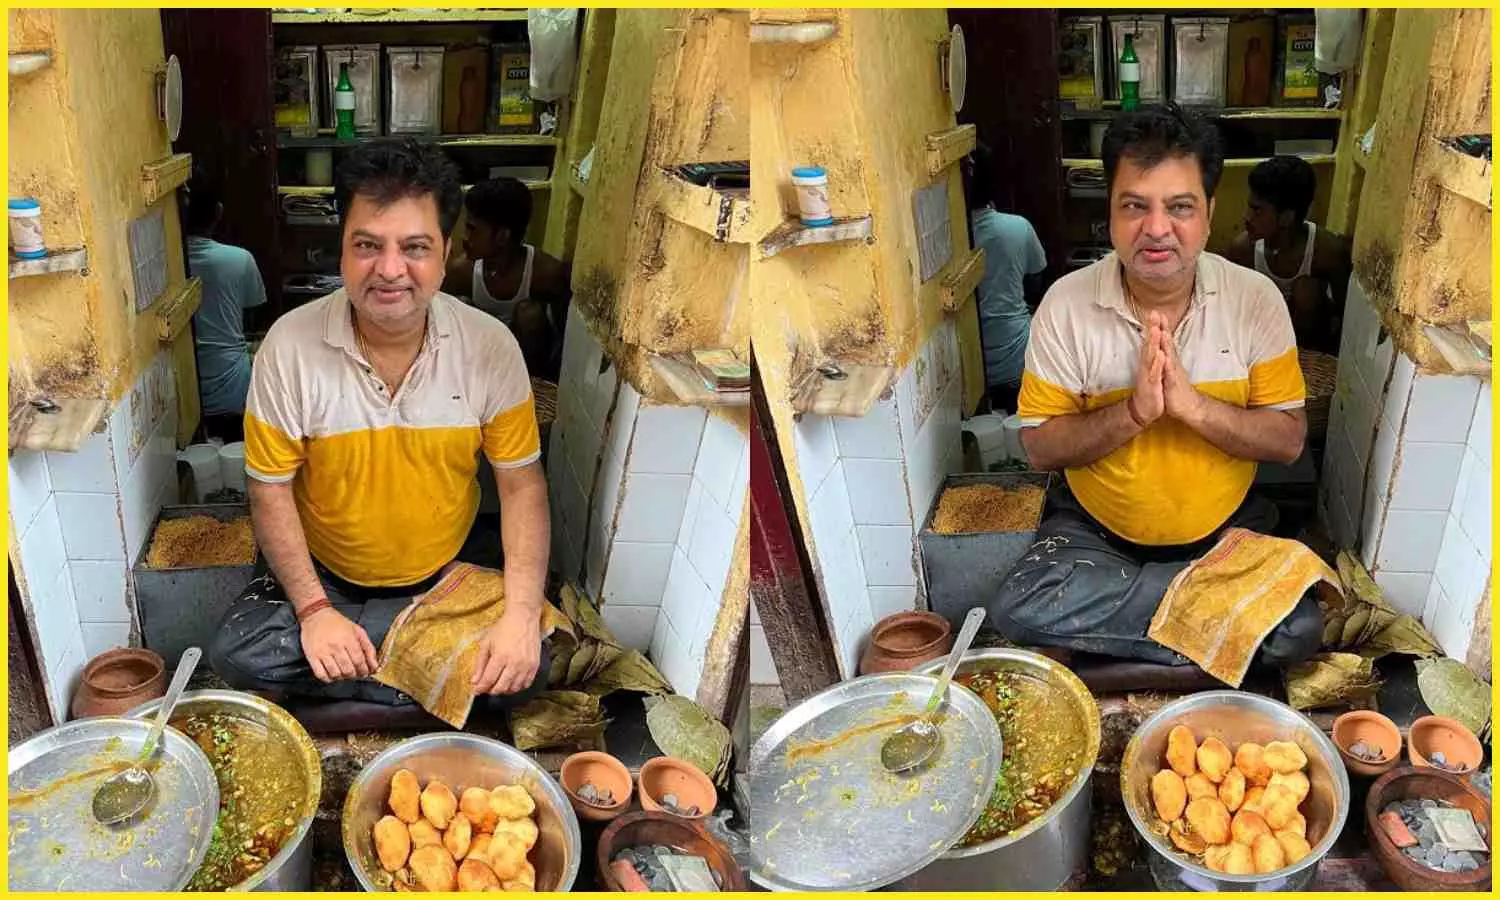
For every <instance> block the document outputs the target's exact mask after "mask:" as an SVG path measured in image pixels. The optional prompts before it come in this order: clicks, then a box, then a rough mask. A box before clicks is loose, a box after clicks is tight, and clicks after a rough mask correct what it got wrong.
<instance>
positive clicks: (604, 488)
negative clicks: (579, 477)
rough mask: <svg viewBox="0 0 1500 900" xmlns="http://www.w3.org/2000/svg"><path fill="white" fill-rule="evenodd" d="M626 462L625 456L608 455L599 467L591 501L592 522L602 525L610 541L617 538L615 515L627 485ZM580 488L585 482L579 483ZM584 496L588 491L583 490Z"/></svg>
mask: <svg viewBox="0 0 1500 900" xmlns="http://www.w3.org/2000/svg"><path fill="white" fill-rule="evenodd" d="M625 467H626V461H625V457H623V456H614V455H613V454H610V455H607V456H605V458H604V462H603V463H601V464H600V466H599V475H598V478H597V480H596V481H595V482H594V486H593V492H594V496H593V497H592V498H590V499H591V505H592V509H591V510H590V513H591V520H592V521H597V522H599V523H600V525H601V527H602V528H603V529H604V534H605V535H606V537H607V538H608V539H610V540H613V539H614V536H615V522H616V519H615V514H616V513H617V512H619V506H620V488H621V487H622V486H623V485H624V483H625ZM579 484H580V486H581V485H582V484H583V482H581V481H580V482H579ZM583 493H584V496H585V497H587V496H588V491H587V490H586V489H585V490H583Z"/></svg>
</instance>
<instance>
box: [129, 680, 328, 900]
mask: <svg viewBox="0 0 1500 900" xmlns="http://www.w3.org/2000/svg"><path fill="white" fill-rule="evenodd" d="M160 704H161V701H160V700H152V701H150V702H149V703H143V704H141V705H140V706H137V707H136V708H135V709H132V710H131V711H130V712H129V713H127V715H128V716H129V717H130V718H133V719H145V718H149V717H151V716H154V715H156V710H157V707H158V706H160ZM210 713H220V714H222V715H228V716H235V717H237V718H240V719H245V720H246V721H249V722H253V723H255V724H257V725H260V726H262V727H264V728H265V729H266V730H267V731H268V732H270V733H271V734H274V735H276V736H277V737H278V738H280V739H281V740H282V741H284V742H286V743H287V744H288V745H290V746H291V747H293V748H295V752H296V757H297V761H298V764H299V766H300V768H301V775H302V784H303V806H302V815H301V817H300V818H299V819H298V820H297V828H296V830H295V831H293V832H292V835H291V837H289V838H287V841H286V843H285V844H283V845H282V846H281V850H280V851H279V852H277V854H276V855H275V856H273V857H271V861H270V862H268V863H266V865H265V867H264V868H262V869H261V870H260V871H258V872H256V873H255V874H254V875H251V876H250V877H249V878H247V879H245V880H244V881H242V882H240V883H239V884H237V885H235V886H234V887H233V888H231V890H235V891H310V890H312V887H313V884H312V840H311V839H310V838H309V835H310V833H311V831H312V823H313V817H314V815H315V814H316V813H317V811H318V798H319V796H321V795H322V793H323V767H322V765H321V763H320V762H319V758H318V748H317V747H316V746H315V745H314V744H313V742H312V738H311V737H309V736H308V734H307V731H306V730H305V729H304V728H303V727H302V725H301V724H300V723H299V722H298V721H297V720H296V719H294V718H292V715H291V713H289V712H287V711H286V710H284V709H282V708H281V707H279V706H277V705H276V704H274V703H271V702H270V701H268V700H262V699H261V698H259V697H256V696H255V695H253V694H246V693H242V692H240V691H221V690H212V691H188V692H187V693H185V694H183V695H182V699H181V700H178V701H177V708H176V709H174V710H173V711H172V715H173V717H178V716H189V715H207V714H210Z"/></svg>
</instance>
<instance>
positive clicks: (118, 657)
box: [72, 648, 167, 719]
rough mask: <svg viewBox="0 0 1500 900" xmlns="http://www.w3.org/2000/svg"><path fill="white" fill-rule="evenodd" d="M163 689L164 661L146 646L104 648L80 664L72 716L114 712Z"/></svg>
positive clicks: (158, 693) (160, 692)
mask: <svg viewBox="0 0 1500 900" xmlns="http://www.w3.org/2000/svg"><path fill="white" fill-rule="evenodd" d="M166 692H167V676H166V663H165V662H163V661H162V658H161V657H160V656H158V655H157V654H155V653H152V652H151V651H150V650H144V649H140V648H131V649H124V648H122V649H117V650H107V651H105V652H104V653H101V654H99V655H98V656H96V657H94V658H93V659H91V660H89V663H88V665H86V666H84V667H83V678H82V679H81V680H80V682H79V684H78V690H77V691H76V692H75V693H74V694H73V706H72V712H73V718H75V719H82V718H87V717H89V716H118V715H123V714H124V713H126V712H129V711H130V710H132V709H135V708H136V707H137V706H140V705H141V704H142V703H145V702H147V701H149V700H155V699H156V698H157V697H160V696H162V695H163V694H165V693H166Z"/></svg>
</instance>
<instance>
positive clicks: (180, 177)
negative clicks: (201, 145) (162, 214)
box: [141, 153, 193, 206]
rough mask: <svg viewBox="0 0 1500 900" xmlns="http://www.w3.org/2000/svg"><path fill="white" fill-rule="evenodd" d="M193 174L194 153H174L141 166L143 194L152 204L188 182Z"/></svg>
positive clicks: (147, 201) (148, 204)
mask: <svg viewBox="0 0 1500 900" xmlns="http://www.w3.org/2000/svg"><path fill="white" fill-rule="evenodd" d="M192 175H193V155H192V154H191V153H174V154H172V155H171V156H165V157H162V158H161V159H158V160H154V161H152V162H148V163H144V164H142V166H141V194H142V195H144V196H145V198H146V205H147V206H150V205H152V204H153V203H155V202H156V201H158V200H160V199H161V198H163V197H166V196H167V195H169V194H171V193H172V192H173V191H175V190H177V189H178V188H180V187H182V186H183V185H184V184H187V182H188V179H189V178H191V177H192Z"/></svg>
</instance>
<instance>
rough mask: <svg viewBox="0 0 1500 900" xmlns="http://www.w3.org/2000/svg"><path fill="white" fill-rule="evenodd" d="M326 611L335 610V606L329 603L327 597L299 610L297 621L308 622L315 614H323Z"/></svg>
mask: <svg viewBox="0 0 1500 900" xmlns="http://www.w3.org/2000/svg"><path fill="white" fill-rule="evenodd" d="M325 609H333V604H332V603H329V602H328V598H327V597H323V598H322V599H320V600H314V601H313V602H312V603H309V604H307V605H306V606H304V607H302V608H301V609H299V610H297V621H298V622H306V621H307V619H308V617H310V616H312V614H313V613H317V612H322V611H323V610H325Z"/></svg>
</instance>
